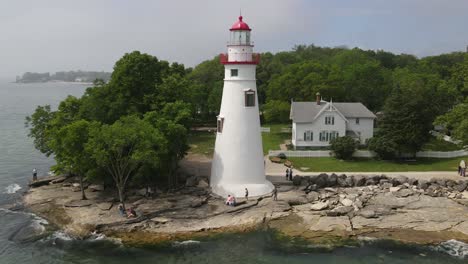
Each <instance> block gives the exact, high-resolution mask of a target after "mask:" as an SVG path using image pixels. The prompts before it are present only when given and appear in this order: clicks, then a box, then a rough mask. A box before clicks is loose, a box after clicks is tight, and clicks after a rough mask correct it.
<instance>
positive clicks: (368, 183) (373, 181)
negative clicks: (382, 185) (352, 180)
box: [366, 177, 379, 186]
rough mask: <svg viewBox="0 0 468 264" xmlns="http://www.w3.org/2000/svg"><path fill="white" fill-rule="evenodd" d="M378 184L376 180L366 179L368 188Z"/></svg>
mask: <svg viewBox="0 0 468 264" xmlns="http://www.w3.org/2000/svg"><path fill="white" fill-rule="evenodd" d="M378 183H379V181H376V180H375V179H374V178H372V177H366V186H369V185H377V184H378Z"/></svg>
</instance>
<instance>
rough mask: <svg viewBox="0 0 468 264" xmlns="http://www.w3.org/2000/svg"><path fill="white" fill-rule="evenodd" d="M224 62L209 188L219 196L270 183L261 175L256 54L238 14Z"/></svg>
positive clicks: (259, 190) (262, 189)
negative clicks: (221, 96) (222, 84)
mask: <svg viewBox="0 0 468 264" xmlns="http://www.w3.org/2000/svg"><path fill="white" fill-rule="evenodd" d="M230 31H231V38H230V41H229V43H228V53H227V54H221V55H220V61H221V63H222V64H224V87H223V98H222V101H221V109H220V113H219V116H218V119H217V135H216V144H215V151H214V155H213V163H212V165H211V188H212V191H213V192H214V193H216V194H218V195H221V196H227V195H228V194H230V195H234V196H236V197H242V196H244V195H245V188H247V189H248V190H249V195H250V196H259V195H264V194H267V193H270V192H271V191H272V190H273V185H272V184H271V183H270V182H269V181H267V180H266V178H265V168H264V166H265V163H264V160H263V148H262V137H261V131H260V116H259V111H258V98H257V85H256V79H255V68H256V66H257V64H258V63H259V60H260V56H259V54H255V53H253V45H252V44H253V43H252V42H251V41H250V31H251V29H250V28H249V26H248V25H247V24H246V23H245V22H243V21H242V16H240V17H239V21H237V22H236V23H235V24H234V25H233V26H232V27H231V29H230Z"/></svg>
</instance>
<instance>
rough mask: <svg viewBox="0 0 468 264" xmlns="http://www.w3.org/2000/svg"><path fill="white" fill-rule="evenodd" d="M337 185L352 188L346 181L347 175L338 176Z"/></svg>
mask: <svg viewBox="0 0 468 264" xmlns="http://www.w3.org/2000/svg"><path fill="white" fill-rule="evenodd" d="M336 184H337V185H338V186H339V187H350V186H349V185H348V182H347V181H346V174H341V175H340V176H338V178H337V179H336Z"/></svg>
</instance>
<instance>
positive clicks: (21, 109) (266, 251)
mask: <svg viewBox="0 0 468 264" xmlns="http://www.w3.org/2000/svg"><path fill="white" fill-rule="evenodd" d="M84 89H85V86H83V85H77V84H63V83H46V84H12V83H8V82H1V81H0V208H2V207H7V206H9V205H11V204H14V203H17V202H18V201H19V199H20V198H21V195H22V192H23V191H25V190H26V183H27V180H28V179H29V178H30V177H31V170H32V168H34V167H36V168H38V170H39V173H40V174H41V175H43V174H46V173H47V172H48V170H49V167H50V166H51V165H52V164H53V160H51V159H50V158H46V157H44V156H43V155H41V154H40V153H39V152H37V151H36V150H34V148H33V145H32V141H31V139H29V138H28V137H27V130H26V129H25V128H24V118H25V116H26V115H29V114H31V113H32V111H33V110H34V109H35V107H36V106H37V105H43V104H51V105H52V106H56V105H57V104H58V102H59V101H60V100H62V99H64V98H65V97H66V96H67V95H69V94H72V95H76V96H80V95H81V94H82V93H83V91H84ZM42 226H48V225H47V224H46V223H45V221H44V220H41V219H39V218H38V217H37V216H34V215H33V214H29V213H27V212H23V211H10V210H5V209H0V264H9V263H15V264H17V263H21V264H29V263H52V264H54V263H60V264H62V263H80V264H81V263H86V264H91V263H142V264H145V263H223V264H224V263H243V264H245V263H287V264H295V263H468V260H467V257H466V255H467V254H468V245H466V244H462V243H458V242H456V241H451V242H448V243H446V244H444V245H441V246H437V247H419V246H410V245H400V244H395V243H391V242H386V241H371V242H361V243H359V244H357V245H353V246H349V247H340V248H337V249H334V250H328V249H324V248H321V247H320V245H308V244H305V243H292V242H291V241H289V240H279V239H277V236H276V235H275V233H274V232H270V231H263V232H253V233H249V234H236V235H232V234H230V235H223V236H217V237H213V238H210V239H205V240H202V241H196V242H183V243H173V244H167V245H164V246H157V247H148V248H129V247H124V246H122V245H121V244H119V243H118V241H109V240H107V239H106V238H102V237H96V238H94V239H89V240H75V239H72V238H70V237H68V236H67V235H65V234H64V233H62V232H60V231H55V232H52V233H51V234H50V235H47V236H46V237H43V238H41V239H39V240H35V241H28V242H20V241H18V240H17V239H16V236H17V234H18V233H21V232H27V231H25V230H29V229H28V228H42ZM449 253H450V254H449ZM452 255H453V256H452ZM463 255H465V258H463V257H461V256H463ZM455 256H459V257H455Z"/></svg>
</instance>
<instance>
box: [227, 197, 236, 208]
mask: <svg viewBox="0 0 468 264" xmlns="http://www.w3.org/2000/svg"><path fill="white" fill-rule="evenodd" d="M226 205H229V206H236V197H234V195H230V194H229V195H228V197H227V199H226Z"/></svg>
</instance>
